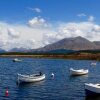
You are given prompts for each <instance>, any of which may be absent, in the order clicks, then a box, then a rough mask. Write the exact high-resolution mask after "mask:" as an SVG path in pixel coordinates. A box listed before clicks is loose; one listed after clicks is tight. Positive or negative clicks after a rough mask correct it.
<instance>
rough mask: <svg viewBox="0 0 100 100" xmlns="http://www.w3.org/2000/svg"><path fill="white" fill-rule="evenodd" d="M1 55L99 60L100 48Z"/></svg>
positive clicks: (6, 53)
mask: <svg viewBox="0 0 100 100" xmlns="http://www.w3.org/2000/svg"><path fill="white" fill-rule="evenodd" d="M0 57H35V58H63V59H80V60H84V59H86V60H99V61H100V50H81V51H74V52H64V53H62V52H59V53H56V52H52V53H49V52H46V53H45V52H38V53H35V52H5V53H0Z"/></svg>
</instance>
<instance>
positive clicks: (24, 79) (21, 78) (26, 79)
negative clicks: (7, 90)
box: [18, 74, 45, 83]
mask: <svg viewBox="0 0 100 100" xmlns="http://www.w3.org/2000/svg"><path fill="white" fill-rule="evenodd" d="M44 79H45V74H32V75H22V74H18V83H30V82H38V81H42V80H44Z"/></svg>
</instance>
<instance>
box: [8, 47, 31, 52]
mask: <svg viewBox="0 0 100 100" xmlns="http://www.w3.org/2000/svg"><path fill="white" fill-rule="evenodd" d="M9 52H31V49H26V48H13V49H11V50H9Z"/></svg>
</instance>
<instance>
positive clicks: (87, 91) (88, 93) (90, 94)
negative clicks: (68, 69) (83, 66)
mask: <svg viewBox="0 0 100 100" xmlns="http://www.w3.org/2000/svg"><path fill="white" fill-rule="evenodd" d="M85 94H86V96H100V93H96V92H94V91H90V90H88V89H85Z"/></svg>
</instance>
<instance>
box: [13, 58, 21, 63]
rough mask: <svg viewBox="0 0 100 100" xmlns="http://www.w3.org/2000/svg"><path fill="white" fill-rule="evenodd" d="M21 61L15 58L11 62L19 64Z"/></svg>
mask: <svg viewBox="0 0 100 100" xmlns="http://www.w3.org/2000/svg"><path fill="white" fill-rule="evenodd" d="M21 61H22V60H21V59H18V58H15V59H13V62H21Z"/></svg>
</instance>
